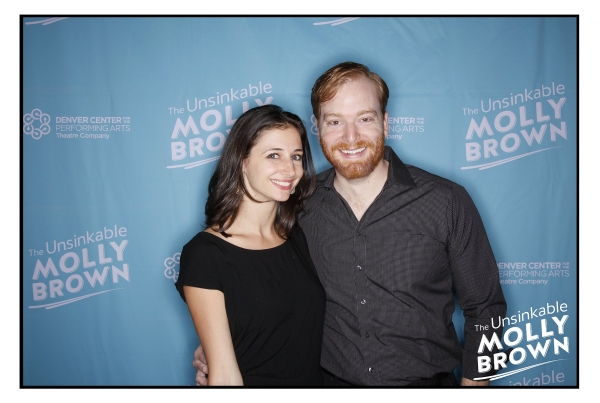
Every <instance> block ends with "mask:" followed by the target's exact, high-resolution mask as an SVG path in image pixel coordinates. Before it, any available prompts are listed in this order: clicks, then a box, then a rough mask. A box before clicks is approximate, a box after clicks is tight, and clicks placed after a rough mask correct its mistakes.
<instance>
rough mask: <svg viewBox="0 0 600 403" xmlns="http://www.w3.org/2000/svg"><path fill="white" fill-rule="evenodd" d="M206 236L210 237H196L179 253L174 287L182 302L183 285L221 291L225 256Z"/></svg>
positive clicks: (183, 296) (200, 235)
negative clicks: (177, 275)
mask: <svg viewBox="0 0 600 403" xmlns="http://www.w3.org/2000/svg"><path fill="white" fill-rule="evenodd" d="M207 236H212V235H209V234H202V233H200V234H198V235H196V236H195V237H194V238H193V239H192V240H191V241H190V242H188V243H187V244H186V245H185V246H184V247H183V250H182V251H181V257H180V260H179V277H178V278H177V282H176V283H175V287H176V288H177V291H179V295H181V298H183V300H184V301H185V295H184V294H183V286H184V285H187V286H190V287H197V288H206V289H209V290H219V291H223V280H222V276H221V274H222V269H223V266H224V265H225V264H226V260H225V255H224V253H223V252H222V250H221V249H220V248H219V247H218V246H217V245H216V244H215V243H213V242H211V241H209V240H207V239H206V238H205V237H207Z"/></svg>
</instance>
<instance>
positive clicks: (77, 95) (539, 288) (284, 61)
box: [21, 17, 578, 386]
mask: <svg viewBox="0 0 600 403" xmlns="http://www.w3.org/2000/svg"><path fill="white" fill-rule="evenodd" d="M21 22H22V27H21V29H22V49H23V55H22V79H23V92H22V112H23V123H22V166H23V176H22V190H23V192H22V213H23V227H22V228H23V229H22V245H23V250H22V251H21V253H22V284H23V288H22V304H23V316H22V352H23V367H22V372H23V385H25V386H36V385H44V386H48V385H76V386H77V385H95V386H100V385H193V384H194V375H195V372H194V370H193V368H192V367H191V366H190V361H191V358H192V354H193V350H194V349H195V347H196V346H197V344H198V341H197V336H196V334H195V331H194V328H193V325H192V322H191V319H190V317H189V313H188V311H187V308H186V306H185V304H184V303H183V301H182V300H181V299H180V297H179V295H178V294H177V292H176V291H175V287H174V286H173V284H174V280H176V278H177V274H178V270H179V265H178V263H179V260H178V259H179V252H180V251H181V247H182V246H183V244H184V243H185V242H187V241H188V240H189V239H190V238H191V237H192V236H193V235H194V234H195V233H197V232H198V231H200V230H201V229H202V224H203V221H204V215H203V211H204V202H205V198H206V195H207V184H208V179H209V178H210V175H211V174H212V171H213V169H214V167H215V160H216V159H218V157H219V155H220V152H221V148H222V146H223V142H224V140H225V138H226V136H227V134H228V132H229V129H230V128H231V126H232V124H233V122H234V121H235V119H236V118H237V117H238V116H239V115H240V114H241V113H242V112H243V111H245V110H247V109H248V108H251V107H254V106H258V105H262V104H269V103H275V104H278V105H281V106H282V107H284V108H285V109H287V110H291V111H294V112H295V113H297V114H298V115H299V116H300V117H301V118H302V119H303V120H304V123H305V125H306V126H307V129H309V131H310V132H311V133H312V134H311V137H310V143H311V146H312V150H313V155H314V157H315V163H316V167H317V170H318V171H321V170H323V169H325V168H328V167H329V165H328V163H327V161H326V160H325V158H324V157H323V155H322V153H321V150H320V147H319V142H318V138H317V136H316V127H315V124H314V117H313V116H312V112H311V108H310V101H309V96H310V89H311V87H312V84H313V83H314V80H315V79H316V78H317V77H318V76H319V75H320V74H321V73H322V72H324V71H325V70H326V69H327V68H329V67H331V66H332V65H334V64H336V63H338V62H342V61H346V60H352V61H356V62H360V63H364V64H366V65H368V66H369V67H370V68H371V69H372V70H374V71H375V72H377V73H379V74H380V75H381V76H382V77H383V78H384V79H385V80H386V81H387V83H388V85H389V87H390V91H391V96H390V101H389V104H388V112H389V124H390V133H389V137H388V139H387V140H386V143H387V145H389V146H391V147H392V148H394V150H395V151H396V152H397V153H398V155H399V156H400V157H401V158H402V159H403V160H404V162H406V163H408V164H411V165H416V166H419V167H421V168H423V169H426V170H428V171H430V172H432V173H435V174H437V175H440V176H443V177H446V178H448V179H451V180H453V181H456V182H458V183H460V184H461V185H463V186H464V187H465V188H466V189H467V190H468V191H469V193H470V194H471V196H472V198H473V199H474V201H475V203H476V205H477V207H478V209H479V211H480V213H481V215H482V218H483V221H484V224H485V226H486V230H487V233H488V236H489V238H490V242H491V244H492V247H493V250H494V253H495V256H496V259H497V261H498V268H499V274H500V280H501V281H502V285H503V290H504V294H505V296H506V299H507V303H508V313H507V318H503V319H504V323H505V330H506V329H510V331H507V332H506V333H508V334H505V338H504V339H502V340H501V342H502V345H503V347H504V350H505V351H506V349H507V348H508V347H513V348H514V350H513V351H515V352H514V353H513V354H511V355H510V356H509V359H508V360H507V366H506V368H505V369H502V370H501V371H500V373H499V375H500V376H501V377H499V378H498V379H493V380H492V385H502V386H503V385H506V386H515V385H517V386H518V385H534V386H535V385H549V386H573V385H577V380H578V373H577V369H578V364H577V356H578V353H577V349H578V346H577V333H576V330H577V322H578V318H577V308H578V307H577V301H578V296H577V281H578V280H577V269H578V267H577V264H578V261H577V204H576V203H577V144H578V138H577V137H578V127H577V107H578V106H577V99H578V94H577V57H578V55H577V46H578V43H577V29H578V26H577V18H576V17H544V18H533V17H531V18H525V17H519V18H516V17H514V18H512V17H496V18H492V17H479V18H475V17H468V18H467V17H465V18H460V17H456V18H450V17H445V18H434V17H427V18H414V17H413V18H342V17H303V18H291V17H278V18H274V17H270V18H267V17H265V18H241V17H238V18H236V17H229V18H217V17H204V18H183V17H180V18H175V17H173V18H167V17H162V18H156V17H154V18H150V17H136V18H119V17H103V18H84V17H80V18H66V19H65V18H33V17H25V18H23V19H22V21H21ZM454 321H455V324H456V326H457V330H458V331H459V333H462V330H461V328H462V325H463V320H462V318H461V312H460V309H458V310H457V312H456V313H455V315H454ZM498 321H499V320H497V321H496V323H497V322H498ZM520 334H522V338H521V339H519V335H520ZM157 363H159V364H157Z"/></svg>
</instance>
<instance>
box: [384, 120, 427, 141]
mask: <svg viewBox="0 0 600 403" xmlns="http://www.w3.org/2000/svg"><path fill="white" fill-rule="evenodd" d="M388 127H389V131H388V136H387V138H386V139H387V140H402V137H403V136H404V135H405V134H412V133H424V132H425V118H421V117H389V116H388Z"/></svg>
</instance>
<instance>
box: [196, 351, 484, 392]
mask: <svg viewBox="0 0 600 403" xmlns="http://www.w3.org/2000/svg"><path fill="white" fill-rule="evenodd" d="M196 351H198V350H196ZM207 369H208V367H207ZM196 379H198V377H196ZM489 384H490V381H473V380H471V379H467V378H463V379H462V381H461V382H460V386H489Z"/></svg>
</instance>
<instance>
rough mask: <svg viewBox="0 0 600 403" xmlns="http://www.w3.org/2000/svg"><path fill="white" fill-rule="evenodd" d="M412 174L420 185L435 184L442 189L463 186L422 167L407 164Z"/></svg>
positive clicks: (434, 185)
mask: <svg viewBox="0 0 600 403" xmlns="http://www.w3.org/2000/svg"><path fill="white" fill-rule="evenodd" d="M406 168H407V169H408V172H409V173H410V176H412V178H413V180H414V181H415V184H416V185H417V186H418V187H420V186H433V187H438V188H440V189H446V190H453V189H456V188H462V186H461V185H460V184H458V183H456V182H454V181H451V180H450V179H447V178H444V177H442V176H439V175H436V174H433V173H431V172H429V171H426V170H424V169H422V168H419V167H416V166H414V165H406Z"/></svg>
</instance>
